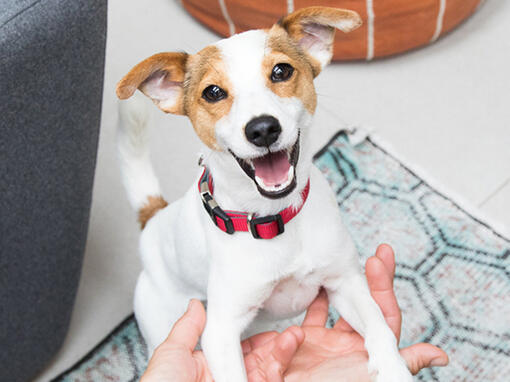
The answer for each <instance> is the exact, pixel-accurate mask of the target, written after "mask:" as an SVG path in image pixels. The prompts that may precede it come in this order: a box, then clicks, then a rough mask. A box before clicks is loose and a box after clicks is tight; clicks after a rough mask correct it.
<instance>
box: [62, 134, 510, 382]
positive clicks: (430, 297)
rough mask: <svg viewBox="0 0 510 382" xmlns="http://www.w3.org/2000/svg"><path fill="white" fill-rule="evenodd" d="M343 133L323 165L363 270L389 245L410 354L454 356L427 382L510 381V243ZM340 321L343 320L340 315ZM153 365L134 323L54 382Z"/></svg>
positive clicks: (380, 151)
mask: <svg viewBox="0 0 510 382" xmlns="http://www.w3.org/2000/svg"><path fill="white" fill-rule="evenodd" d="M358 140H359V141H360V142H358V143H357V144H352V143H350V142H354V140H353V139H349V136H348V135H347V134H346V133H339V134H337V135H336V136H335V137H333V139H332V140H331V141H330V142H329V143H328V144H327V145H326V146H325V147H324V148H323V149H322V150H321V151H320V152H319V153H318V154H317V155H316V157H315V159H316V165H317V166H318V167H319V168H320V169H321V170H322V171H323V173H324V174H325V175H326V176H327V178H328V179H329V181H330V183H331V186H332V187H333V189H334V190H335V192H336V195H337V199H338V205H339V207H340V210H341V213H342V216H343V219H344V222H345V224H346V226H347V227H348V228H349V229H350V231H351V234H352V236H353V237H354V240H355V242H356V244H357V246H358V249H359V251H360V254H361V256H362V261H363V262H364V261H365V259H366V258H367V257H368V256H370V255H371V254H373V252H374V249H375V248H376V247H377V245H378V244H379V243H381V242H387V243H390V244H391V245H392V246H393V247H394V248H395V251H396V254H397V263H398V265H397V272H396V280H395V285H396V290H397V296H398V300H399V302H400V305H401V307H402V310H403V317H404V321H403V331H402V342H401V345H402V346H407V345H409V344H412V343H414V342H420V341H425V342H431V343H433V344H435V345H438V346H440V347H441V348H443V349H444V350H446V352H447V353H448V354H449V356H450V365H449V366H448V367H446V368H435V369H427V370H424V371H422V372H421V373H420V374H419V375H418V378H417V379H418V380H420V381H441V382H447V381H470V382H474V381H484V382H488V381H508V380H509V379H508V378H509V377H508V376H509V375H510V259H509V255H510V240H508V239H506V238H505V237H503V236H501V235H500V234H498V233H497V232H496V231H495V230H494V229H493V228H491V227H490V226H489V225H487V224H486V223H484V222H483V221H481V220H479V219H477V218H476V217H474V216H473V215H472V214H470V213H468V212H466V210H464V209H463V208H461V207H459V205H458V204H456V203H455V202H454V201H453V200H452V199H451V198H449V197H448V196H446V195H444V194H442V193H440V192H438V191H437V190H436V189H434V188H433V187H431V186H430V184H429V183H428V182H427V181H425V180H424V179H422V178H420V177H418V176H417V175H416V174H415V173H414V172H413V171H411V170H410V169H409V168H408V167H406V166H405V165H404V164H403V163H401V162H400V161H398V160H397V159H395V157H394V156H392V155H390V154H389V153H388V152H387V151H386V150H385V149H384V148H382V147H381V144H379V143H377V141H376V140H374V139H373V138H366V139H358ZM330 316H331V320H335V319H336V318H337V314H336V312H331V315H330ZM146 364H147V355H146V352H145V347H144V344H143V340H142V337H141V336H140V332H139V331H138V328H137V325H136V322H135V320H134V318H133V316H130V317H128V318H127V319H126V320H125V321H124V322H122V323H121V324H120V325H119V326H118V327H117V328H116V329H114V330H113V331H112V333H111V334H110V335H109V336H108V337H107V338H105V339H104V340H103V341H102V342H101V343H100V344H99V345H98V346H96V347H95V348H94V349H93V350H91V351H90V352H89V354H87V355H86V356H85V357H84V358H83V359H82V360H81V361H79V362H78V363H77V364H76V365H74V366H73V367H72V368H70V369H69V370H68V371H66V372H64V373H63V374H61V375H60V376H58V377H57V378H55V379H54V381H66V382H67V381H69V382H71V381H72V382H92V381H93V382H102V381H119V382H124V381H126V382H127V381H137V380H138V378H139V377H140V375H141V374H142V373H143V370H144V369H145V366H146Z"/></svg>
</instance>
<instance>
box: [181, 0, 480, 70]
mask: <svg viewBox="0 0 510 382" xmlns="http://www.w3.org/2000/svg"><path fill="white" fill-rule="evenodd" d="M483 1H484V0H210V1H203V0H182V4H183V5H184V8H185V9H186V10H187V11H188V12H189V13H190V14H191V15H192V16H193V17H194V18H196V19H197V20H198V21H200V22H201V23H202V24H204V25H205V26H207V27H208V28H210V29H212V30H213V31H215V32H217V33H219V34H220V35H222V36H230V35H232V34H234V33H239V32H242V31H246V30H249V29H258V28H267V27H270V26H271V25H273V24H274V23H275V22H276V21H277V20H278V19H279V18H280V17H282V16H283V15H285V14H287V13H290V12H292V11H294V10H296V9H299V8H304V7H308V6H313V5H323V6H328V7H336V8H347V9H351V10H354V11H356V12H358V13H359V15H360V16H361V18H362V19H363V25H362V26H361V27H360V28H358V29H357V30H355V31H353V32H351V33H347V34H344V33H341V32H337V33H336V38H335V46H334V55H333V60H337V61H339V60H360V59H367V60H371V59H372V58H374V57H385V56H390V55H393V54H397V53H401V52H405V51H407V50H410V49H414V48H416V47H419V46H422V45H426V44H429V43H431V42H434V41H435V40H436V39H437V38H438V37H439V36H441V35H443V34H445V33H447V32H448V31H450V30H451V29H453V28H454V27H456V26H457V25H459V24H460V23H461V22H462V21H463V20H464V19H466V18H467V17H468V16H469V15H471V14H472V13H473V12H474V11H475V10H476V9H477V7H478V6H479V5H480V3H482V2H483Z"/></svg>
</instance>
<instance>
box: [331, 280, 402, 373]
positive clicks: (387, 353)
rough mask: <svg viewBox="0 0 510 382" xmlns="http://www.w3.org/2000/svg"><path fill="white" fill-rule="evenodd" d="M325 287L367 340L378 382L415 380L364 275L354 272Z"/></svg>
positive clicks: (347, 319)
mask: <svg viewBox="0 0 510 382" xmlns="http://www.w3.org/2000/svg"><path fill="white" fill-rule="evenodd" d="M325 287H326V290H327V292H328V296H329V300H330V302H331V304H332V305H333V306H334V307H335V309H337V310H338V312H339V313H340V315H341V316H342V317H343V318H344V319H345V320H346V321H347V322H348V323H349V324H350V325H351V326H352V327H353V328H354V330H356V331H357V332H358V333H359V334H361V335H362V336H363V337H364V339H365V348H366V349H367V352H368V356H369V371H370V372H372V373H374V374H376V381H377V382H408V381H412V376H411V373H410V372H409V370H408V368H407V366H406V364H405V361H404V360H403V359H402V357H401V356H400V353H399V351H398V346H397V341H396V338H395V335H394V334H393V332H392V331H391V329H390V328H389V327H388V325H387V324H386V321H385V319H384V316H383V314H382V312H381V310H380V309H379V306H378V305H377V304H376V302H375V301H374V300H373V298H372V296H371V295H370V290H369V289H368V285H367V282H366V280H365V277H364V276H363V274H362V273H361V272H359V271H355V272H352V273H351V274H350V275H348V276H344V277H341V278H338V279H335V280H334V281H330V282H328V285H325Z"/></svg>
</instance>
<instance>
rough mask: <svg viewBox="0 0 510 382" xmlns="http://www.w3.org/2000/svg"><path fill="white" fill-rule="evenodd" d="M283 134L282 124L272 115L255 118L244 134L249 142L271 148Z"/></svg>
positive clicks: (249, 123) (247, 125) (248, 124)
mask: <svg viewBox="0 0 510 382" xmlns="http://www.w3.org/2000/svg"><path fill="white" fill-rule="evenodd" d="M281 132H282V127H281V126H280V122H278V120H277V119H276V118H275V117H271V116H270V115H262V116H260V117H256V118H253V119H252V120H251V121H250V122H248V123H247V124H246V128H245V129H244V134H245V135H246V138H247V139H248V141H250V142H251V143H253V144H254V145H255V146H260V147H261V146H266V147H269V146H271V145H272V144H273V143H275V142H276V140H277V139H278V137H279V136H280V133H281Z"/></svg>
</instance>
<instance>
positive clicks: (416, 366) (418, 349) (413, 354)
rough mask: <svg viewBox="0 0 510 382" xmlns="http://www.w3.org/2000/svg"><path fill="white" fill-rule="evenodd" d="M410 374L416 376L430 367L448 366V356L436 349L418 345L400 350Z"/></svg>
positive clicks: (427, 345) (430, 346) (423, 344)
mask: <svg viewBox="0 0 510 382" xmlns="http://www.w3.org/2000/svg"><path fill="white" fill-rule="evenodd" d="M400 354H401V355H402V357H403V358H404V360H405V361H406V363H407V367H408V368H409V370H410V371H411V373H412V374H413V375H414V374H417V373H418V372H419V371H420V370H421V369H423V368H425V367H431V366H446V365H448V361H449V360H448V355H447V354H446V353H445V352H444V351H443V350H441V349H439V348H438V347H436V346H434V345H431V344H425V343H419V344H415V345H411V346H409V347H407V348H405V349H402V350H400Z"/></svg>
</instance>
